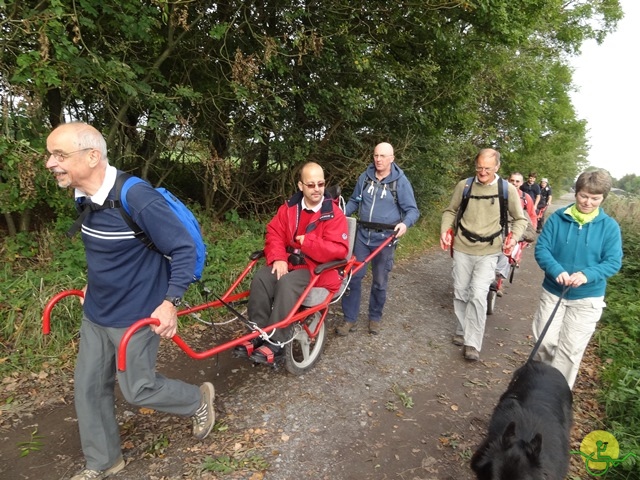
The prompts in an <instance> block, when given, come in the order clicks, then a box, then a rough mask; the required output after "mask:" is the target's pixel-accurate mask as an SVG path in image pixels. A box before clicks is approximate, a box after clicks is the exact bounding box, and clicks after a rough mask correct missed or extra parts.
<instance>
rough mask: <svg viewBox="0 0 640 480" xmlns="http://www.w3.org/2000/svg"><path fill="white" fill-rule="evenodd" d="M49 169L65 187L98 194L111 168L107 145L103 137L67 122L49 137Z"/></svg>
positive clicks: (88, 127) (77, 124)
mask: <svg viewBox="0 0 640 480" xmlns="http://www.w3.org/2000/svg"><path fill="white" fill-rule="evenodd" d="M47 151H48V152H49V155H48V158H47V162H46V167H47V168H48V169H49V171H50V172H51V173H52V174H53V175H54V177H55V178H56V181H57V182H58V186H60V187H61V188H77V189H78V190H80V191H82V192H83V193H85V194H86V195H89V196H91V195H93V194H95V193H96V192H97V191H98V189H99V188H100V186H101V185H102V182H103V180H104V176H105V171H106V168H107V166H108V163H109V162H108V159H107V144H106V142H105V140H104V137H103V136H102V134H101V133H100V132H99V131H98V130H96V129H95V128H94V127H92V126H91V125H87V124H86V123H81V122H73V123H65V124H62V125H60V126H59V127H57V128H55V129H54V130H53V131H52V132H51V133H50V134H49V136H48V137H47Z"/></svg>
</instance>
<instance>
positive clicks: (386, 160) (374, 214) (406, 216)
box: [336, 143, 420, 336]
mask: <svg viewBox="0 0 640 480" xmlns="http://www.w3.org/2000/svg"><path fill="white" fill-rule="evenodd" d="M394 159H395V157H394V154H393V147H392V146H391V145H390V144H389V143H380V144H378V145H376V147H375V149H374V151H373V164H371V165H369V167H368V168H367V170H366V171H365V172H364V173H362V174H361V175H360V177H359V178H358V182H357V183H356V186H355V189H354V191H353V195H351V198H350V199H349V201H348V202H347V206H346V210H345V214H346V215H347V216H349V215H352V214H353V213H355V212H357V213H358V230H357V234H356V241H355V245H354V250H353V254H354V255H355V256H356V258H357V260H358V261H359V262H361V261H363V260H364V259H365V258H367V257H368V256H369V255H370V254H371V252H373V251H374V250H375V249H376V248H378V247H379V246H380V245H381V244H382V243H383V242H384V241H385V240H386V239H387V238H388V237H389V236H390V235H393V234H395V236H396V238H400V237H401V236H402V235H404V234H405V233H406V231H407V228H409V227H411V226H412V225H413V224H415V223H416V221H417V220H418V217H419V216H420V212H419V211H418V207H417V205H416V199H415V197H414V195H413V188H412V187H411V183H409V180H408V179H407V177H406V176H405V174H404V172H403V171H402V170H401V169H400V167H398V166H397V165H396V164H395V163H394ZM384 225H389V226H390V228H388V229H386V228H384ZM395 249H396V242H392V243H391V244H390V245H389V246H388V247H386V248H384V249H382V251H380V252H379V253H378V254H377V255H376V256H375V257H373V259H372V260H371V270H372V274H373V279H372V282H371V293H370V295H369V333H371V334H373V335H376V334H378V333H379V332H380V322H381V320H382V309H383V308H384V304H385V301H386V299H387V284H388V281H389V272H391V269H392V268H393V257H394V253H395ZM366 272H367V267H364V268H361V269H360V270H359V271H358V272H357V273H356V274H355V275H354V276H353V278H352V279H351V283H350V289H349V292H348V294H347V295H345V296H344V297H343V298H342V312H343V313H344V321H343V322H342V323H341V324H340V325H339V326H338V327H337V328H336V333H337V334H338V335H340V336H346V335H348V334H349V332H353V331H355V329H356V326H357V321H358V314H359V312H360V300H361V293H362V277H364V275H365V273H366Z"/></svg>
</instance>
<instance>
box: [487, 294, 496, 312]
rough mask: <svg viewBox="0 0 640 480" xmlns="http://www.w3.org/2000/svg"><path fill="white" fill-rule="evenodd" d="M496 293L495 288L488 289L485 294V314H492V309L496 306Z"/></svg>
mask: <svg viewBox="0 0 640 480" xmlns="http://www.w3.org/2000/svg"><path fill="white" fill-rule="evenodd" d="M497 296H498V295H497V293H496V291H495V290H489V293H488V294H487V315H493V311H494V309H495V307H496V297H497Z"/></svg>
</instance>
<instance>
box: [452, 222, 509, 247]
mask: <svg viewBox="0 0 640 480" xmlns="http://www.w3.org/2000/svg"><path fill="white" fill-rule="evenodd" d="M460 231H461V232H462V235H463V236H464V237H465V238H466V239H467V240H469V241H470V242H473V243H477V242H485V243H489V242H490V243H491V245H493V240H494V239H496V238H497V237H499V236H500V235H501V234H502V230H498V231H497V232H496V233H494V234H492V235H489V236H488V237H481V236H480V235H476V234H475V233H473V232H471V231H469V230H467V229H466V228H464V226H463V225H460Z"/></svg>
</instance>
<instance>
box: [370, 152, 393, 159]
mask: <svg viewBox="0 0 640 480" xmlns="http://www.w3.org/2000/svg"><path fill="white" fill-rule="evenodd" d="M387 157H393V155H382V154H379V153H376V154H374V155H373V158H381V159H382V160H384V159H385V158H387Z"/></svg>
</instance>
